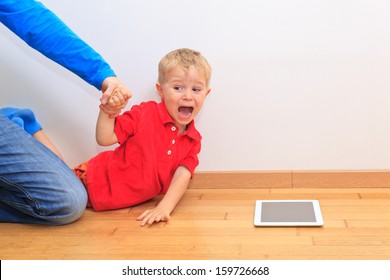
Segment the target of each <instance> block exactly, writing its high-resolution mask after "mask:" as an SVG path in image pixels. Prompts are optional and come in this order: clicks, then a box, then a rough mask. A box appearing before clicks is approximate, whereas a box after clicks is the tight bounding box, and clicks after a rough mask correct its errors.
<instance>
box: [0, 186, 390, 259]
mask: <svg viewBox="0 0 390 280" xmlns="http://www.w3.org/2000/svg"><path fill="white" fill-rule="evenodd" d="M160 199H161V197H157V198H155V199H153V200H151V201H148V202H146V203H142V204H140V205H138V206H134V207H131V208H126V209H120V210H115V211H105V212H94V211H93V210H91V209H87V210H86V211H85V214H84V215H83V217H82V218H81V219H80V220H79V221H77V222H75V223H72V224H70V225H66V226H58V227H53V226H42V225H21V224H7V223H5V224H0V258H1V259H3V260H6V259H96V260H98V259H129V260H131V259H194V260H195V259H275V260H277V259H297V260H300V259H390V191H389V189H385V188H353V189H352V188H351V189H349V188H344V187H343V188H327V189H321V188H306V189H303V188H297V189H295V188H288V189H280V188H278V189H266V188H262V189H254V188H251V189H239V190H238V189H201V188H194V189H189V190H188V191H187V192H186V193H185V195H184V197H183V199H182V200H181V201H180V203H179V205H178V206H177V208H176V210H175V211H174V212H173V213H172V219H171V221H169V222H167V223H159V224H155V225H153V226H151V227H144V228H142V227H140V226H139V222H137V221H136V220H135V219H136V217H137V216H138V215H140V214H141V213H142V212H143V211H145V210H146V209H148V208H150V207H153V206H155V205H157V203H158V202H159V200H160ZM256 199H319V201H320V205H321V210H322V212H323V216H324V220H325V225H324V226H323V227H318V228H316V227H315V228H310V227H291V228H282V227H279V228H278V227H270V228H257V227H254V226H253V214H254V203H255V200H256Z"/></svg>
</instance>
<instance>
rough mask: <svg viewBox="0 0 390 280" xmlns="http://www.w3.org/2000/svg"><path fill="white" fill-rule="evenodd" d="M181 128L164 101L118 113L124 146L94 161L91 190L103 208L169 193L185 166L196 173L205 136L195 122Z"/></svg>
mask: <svg viewBox="0 0 390 280" xmlns="http://www.w3.org/2000/svg"><path fill="white" fill-rule="evenodd" d="M177 131H178V129H177V127H176V126H175V125H174V123H173V119H172V117H171V116H170V115H169V114H168V111H167V109H166V107H165V104H164V103H158V104H157V103H156V102H154V101H149V102H145V103H141V104H140V105H135V106H133V107H132V108H131V110H130V111H127V112H125V113H124V114H122V115H121V116H118V117H117V118H116V121H115V133H116V136H117V137H118V140H119V144H120V145H119V147H117V148H116V149H115V150H113V151H107V152H102V153H100V154H98V155H97V156H96V157H94V158H92V159H91V160H90V161H89V162H88V171H87V189H88V195H89V199H90V201H91V204H92V206H93V208H94V209H95V210H97V211H100V210H109V209H117V208H123V207H129V206H132V205H135V204H138V203H141V202H143V201H146V200H148V199H151V198H153V197H155V196H157V195H159V194H165V193H166V192H167V190H168V187H169V185H170V183H171V180H172V177H173V174H174V173H175V171H176V169H177V167H178V166H179V165H183V166H185V167H186V168H187V169H188V170H189V171H190V172H191V173H192V174H193V172H194V170H195V168H196V166H197V165H198V163H199V161H198V153H199V152H200V147H201V139H202V137H201V135H200V134H199V132H198V131H197V130H196V128H195V126H194V122H193V121H192V122H191V123H190V124H189V125H188V128H187V130H186V131H185V132H183V133H181V134H180V135H177Z"/></svg>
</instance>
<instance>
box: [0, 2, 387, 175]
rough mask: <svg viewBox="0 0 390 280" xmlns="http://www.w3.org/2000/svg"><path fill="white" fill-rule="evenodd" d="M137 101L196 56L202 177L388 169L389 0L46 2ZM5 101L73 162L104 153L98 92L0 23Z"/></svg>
mask: <svg viewBox="0 0 390 280" xmlns="http://www.w3.org/2000/svg"><path fill="white" fill-rule="evenodd" d="M42 2H43V3H45V4H46V5H47V6H48V7H50V8H51V9H52V10H53V11H54V12H56V13H57V14H58V15H59V16H60V17H61V18H62V19H63V20H64V21H65V22H67V23H68V25H69V26H70V27H71V28H72V29H73V30H74V31H76V33H78V34H79V35H80V36H81V37H82V38H83V39H84V40H86V41H87V42H88V43H89V44H90V45H92V46H93V47H94V48H95V49H96V50H97V51H98V52H100V53H101V54H102V55H103V56H104V57H105V58H106V60H107V61H108V62H109V63H110V64H111V66H112V67H113V68H114V69H115V71H116V73H117V75H118V76H119V78H120V79H122V80H123V81H124V82H125V83H126V84H127V85H128V86H129V88H130V89H131V90H132V91H133V93H134V98H133V99H132V101H131V102H130V104H129V106H131V104H134V103H139V102H140V101H142V100H146V99H156V100H157V95H156V93H155V90H154V84H155V81H156V77H157V63H158V61H159V59H160V58H161V57H162V56H163V55H164V54H165V53H167V52H168V51H171V50H173V49H176V48H180V47H190V48H194V49H198V50H200V51H202V52H203V54H204V55H205V56H206V57H207V58H208V60H209V62H210V64H211V65H212V67H213V77H212V84H211V85H212V93H211V94H210V95H209V97H208V99H207V101H206V104H205V106H204V111H203V112H202V113H201V115H200V116H199V118H198V120H197V126H198V129H199V130H200V131H201V132H202V134H203V137H204V141H203V149H202V153H201V156H200V159H201V164H200V166H199V168H198V170H284V169H287V170H291V169H305V170H310V169H314V170H316V169H387V168H390V2H389V1H388V0H375V1H371V0H349V1H348V0H323V1H320V0H272V1H271V0H269V1H265V0H263V1H260V0H240V1H238V0H235V1H232V0H187V1H180V0H164V1H158V0H155V1H152V0H143V1H133V0H110V1H106V0H104V1H103V0H94V1H92V0H85V1H79V0H67V1H57V0H43V1H42ZM0 36H1V37H0V38H1V41H0V42H1V43H0V61H1V63H0V73H1V75H0V84H1V91H2V93H1V94H0V104H1V106H19V107H30V108H33V109H34V110H35V111H36V113H37V115H38V116H39V117H40V119H41V122H42V124H43V125H44V127H45V130H46V131H47V133H48V134H49V135H50V136H51V137H52V138H53V140H54V142H55V143H57V145H58V146H59V148H60V149H61V150H62V152H63V154H64V156H65V158H66V159H67V161H68V163H69V164H70V165H75V164H77V163H79V162H81V161H84V160H87V159H89V158H90V157H91V156H92V155H94V154H95V153H97V152H98V151H101V150H102V149H101V148H99V147H98V146H97V145H96V144H95V140H94V128H95V120H96V116H97V112H98V104H99V98H100V93H99V92H98V91H97V90H96V89H94V88H93V87H91V86H89V85H88V84H86V83H85V82H83V81H82V80H80V79H79V78H78V77H76V76H74V75H73V74H72V73H70V72H68V71H66V70H64V69H63V68H61V67H59V66H58V65H56V64H54V63H53V62H51V61H49V60H47V59H46V58H43V57H42V56H41V55H40V54H39V53H37V52H35V51H33V50H32V49H30V48H29V47H27V45H25V44H24V43H23V42H21V41H20V40H19V39H18V38H17V37H15V36H14V35H13V34H12V33H11V32H10V31H8V29H6V28H5V27H4V26H0Z"/></svg>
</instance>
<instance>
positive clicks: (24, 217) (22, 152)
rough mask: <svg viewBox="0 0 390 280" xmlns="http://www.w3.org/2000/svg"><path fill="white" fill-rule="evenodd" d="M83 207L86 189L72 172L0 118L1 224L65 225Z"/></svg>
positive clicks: (22, 132) (44, 149)
mask: <svg viewBox="0 0 390 280" xmlns="http://www.w3.org/2000/svg"><path fill="white" fill-rule="evenodd" d="M86 204H87V193H86V191H85V188H84V186H83V185H82V183H81V182H80V181H79V179H78V178H77V177H76V176H75V175H74V174H73V172H72V170H71V169H70V168H69V167H68V166H67V165H66V164H65V163H64V162H63V161H62V160H61V159H60V158H58V157H57V156H56V155H55V154H54V153H52V152H51V151H50V150H49V149H47V148H46V147H45V146H44V145H42V144H41V143H39V142H38V141H37V140H35V139H34V138H33V137H32V136H31V135H30V134H28V133H27V132H26V131H24V130H23V129H22V128H21V127H19V126H18V125H16V124H15V123H13V122H12V121H10V120H9V119H8V118H6V117H4V116H2V115H0V222H15V223H33V224H49V225H63V224H68V223H71V222H73V221H75V220H77V219H78V218H80V217H81V215H82V214H83V212H84V210H85V207H86Z"/></svg>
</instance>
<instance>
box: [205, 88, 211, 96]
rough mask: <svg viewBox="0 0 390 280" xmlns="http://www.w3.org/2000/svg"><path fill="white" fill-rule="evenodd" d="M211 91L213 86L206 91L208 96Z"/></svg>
mask: <svg viewBox="0 0 390 280" xmlns="http://www.w3.org/2000/svg"><path fill="white" fill-rule="evenodd" d="M210 91H211V88H208V90H207V92H206V96H207V95H209V93H210Z"/></svg>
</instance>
